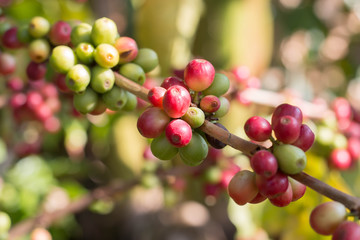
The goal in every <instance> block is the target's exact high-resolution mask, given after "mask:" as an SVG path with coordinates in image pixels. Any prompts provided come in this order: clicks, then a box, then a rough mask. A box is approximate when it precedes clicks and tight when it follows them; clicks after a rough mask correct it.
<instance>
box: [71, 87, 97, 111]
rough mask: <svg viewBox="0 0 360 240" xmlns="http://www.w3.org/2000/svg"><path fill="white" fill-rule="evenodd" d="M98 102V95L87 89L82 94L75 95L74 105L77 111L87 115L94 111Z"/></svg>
mask: <svg viewBox="0 0 360 240" xmlns="http://www.w3.org/2000/svg"><path fill="white" fill-rule="evenodd" d="M97 102H98V95H97V94H96V92H94V91H93V90H92V89H91V88H87V89H86V90H85V91H84V92H82V93H77V94H74V98H73V104H74V107H75V109H76V110H77V111H79V112H80V113H82V114H87V113H89V112H91V111H93V110H94V109H95V107H96V105H97Z"/></svg>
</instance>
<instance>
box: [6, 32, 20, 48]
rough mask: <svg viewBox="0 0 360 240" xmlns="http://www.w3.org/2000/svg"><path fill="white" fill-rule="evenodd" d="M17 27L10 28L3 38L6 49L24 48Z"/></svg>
mask: <svg viewBox="0 0 360 240" xmlns="http://www.w3.org/2000/svg"><path fill="white" fill-rule="evenodd" d="M17 31H18V29H17V27H12V28H9V29H8V30H7V31H6V32H5V33H4V34H3V36H2V43H3V45H4V46H5V47H7V48H10V49H17V48H20V47H22V43H21V42H20V41H19V39H18V37H17Z"/></svg>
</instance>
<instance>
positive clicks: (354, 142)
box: [347, 137, 360, 160]
mask: <svg viewBox="0 0 360 240" xmlns="http://www.w3.org/2000/svg"><path fill="white" fill-rule="evenodd" d="M347 150H348V151H349V153H350V156H351V158H352V159H354V160H355V159H358V158H359V157H360V138H357V137H351V138H349V139H348V144H347Z"/></svg>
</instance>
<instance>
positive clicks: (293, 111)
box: [271, 103, 303, 128]
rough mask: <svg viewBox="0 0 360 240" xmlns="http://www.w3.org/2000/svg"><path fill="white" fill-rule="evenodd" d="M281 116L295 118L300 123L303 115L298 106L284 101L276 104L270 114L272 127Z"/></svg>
mask: <svg viewBox="0 0 360 240" xmlns="http://www.w3.org/2000/svg"><path fill="white" fill-rule="evenodd" d="M282 116H291V117H293V118H295V119H296V120H297V121H298V122H299V123H300V124H302V121H303V115H302V112H301V110H300V108H298V107H296V106H293V105H290V104H287V103H284V104H281V105H279V106H277V107H276V108H275V110H274V112H273V114H272V117H271V125H272V127H273V128H274V126H275V125H276V124H277V122H278V121H279V120H280V118H281V117H282Z"/></svg>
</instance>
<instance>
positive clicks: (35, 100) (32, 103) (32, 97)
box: [26, 91, 44, 109]
mask: <svg viewBox="0 0 360 240" xmlns="http://www.w3.org/2000/svg"><path fill="white" fill-rule="evenodd" d="M43 102H44V99H43V97H42V95H41V94H40V93H39V92H37V91H29V92H27V95H26V105H27V106H28V107H29V108H30V109H36V108H37V107H39V106H40V105H41V104H42V103H43Z"/></svg>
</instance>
